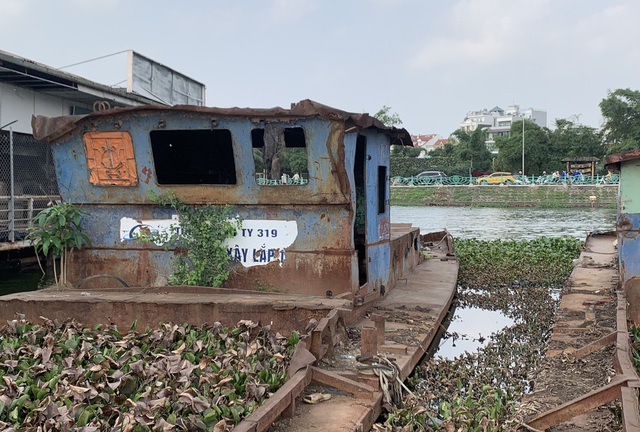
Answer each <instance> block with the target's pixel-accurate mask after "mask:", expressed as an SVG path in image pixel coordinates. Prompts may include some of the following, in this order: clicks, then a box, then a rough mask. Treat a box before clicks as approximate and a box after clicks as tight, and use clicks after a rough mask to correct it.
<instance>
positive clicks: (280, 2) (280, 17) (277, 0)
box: [269, 0, 318, 24]
mask: <svg viewBox="0 0 640 432" xmlns="http://www.w3.org/2000/svg"><path fill="white" fill-rule="evenodd" d="M317 7H318V5H317V3H316V1H315V0H274V2H273V6H272V7H271V10H270V11H269V18H270V19H271V21H272V22H274V23H277V24H284V23H291V22H295V21H298V20H299V19H301V18H303V17H305V16H306V15H309V14H310V13H311V12H313V11H314V10H316V9H317Z"/></svg>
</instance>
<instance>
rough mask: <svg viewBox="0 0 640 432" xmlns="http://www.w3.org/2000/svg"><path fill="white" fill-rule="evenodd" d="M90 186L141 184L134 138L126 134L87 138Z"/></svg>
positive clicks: (97, 134) (96, 135) (95, 133)
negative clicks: (137, 170)
mask: <svg viewBox="0 0 640 432" xmlns="http://www.w3.org/2000/svg"><path fill="white" fill-rule="evenodd" d="M84 144H85V150H86V154H87V170H88V172H89V182H90V183H91V184H93V185H98V186H135V185H137V184H138V175H137V174H136V160H135V156H134V154H133V144H132V142H131V135H129V133H127V132H117V131H115V132H87V133H85V134H84Z"/></svg>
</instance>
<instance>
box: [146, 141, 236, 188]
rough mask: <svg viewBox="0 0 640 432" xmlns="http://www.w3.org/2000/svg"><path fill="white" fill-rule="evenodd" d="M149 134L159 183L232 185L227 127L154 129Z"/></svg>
mask: <svg viewBox="0 0 640 432" xmlns="http://www.w3.org/2000/svg"><path fill="white" fill-rule="evenodd" d="M149 135H150V138H151V151H152V152H153V161H154V165H155V169H156V176H157V179H158V183H159V184H236V165H235V161H234V157H233V144H232V139H231V132H230V131H229V130H226V129H222V130H157V131H151V132H150V134H149Z"/></svg>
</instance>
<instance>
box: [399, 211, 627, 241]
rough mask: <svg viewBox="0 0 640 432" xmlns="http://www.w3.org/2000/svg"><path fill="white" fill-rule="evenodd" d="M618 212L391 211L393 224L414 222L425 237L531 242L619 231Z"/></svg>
mask: <svg viewBox="0 0 640 432" xmlns="http://www.w3.org/2000/svg"><path fill="white" fill-rule="evenodd" d="M615 220H616V210H615V209H603V208H575V209H531V208H520V207H519V208H485V207H424V206H421V207H404V206H402V207H401V206H392V207H391V221H392V222H398V223H407V222H410V223H412V224H413V225H414V226H417V227H420V231H421V232H422V233H426V232H433V231H440V230H442V229H443V228H446V229H447V230H449V232H450V233H451V234H452V235H453V237H454V238H477V239H480V240H495V239H504V240H507V239H509V240H511V239H513V240H530V239H533V238H537V237H542V236H547V237H559V236H563V235H567V236H571V237H575V238H579V239H582V240H584V239H585V238H586V236H587V234H588V233H590V232H597V231H613V230H615Z"/></svg>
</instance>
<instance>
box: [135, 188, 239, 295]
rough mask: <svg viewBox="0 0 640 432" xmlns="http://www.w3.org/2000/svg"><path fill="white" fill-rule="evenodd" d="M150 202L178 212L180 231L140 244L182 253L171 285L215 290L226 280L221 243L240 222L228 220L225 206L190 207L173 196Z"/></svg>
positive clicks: (226, 259)
mask: <svg viewBox="0 0 640 432" xmlns="http://www.w3.org/2000/svg"><path fill="white" fill-rule="evenodd" d="M151 199H152V200H153V201H154V202H156V203H158V204H161V205H169V206H171V207H173V208H174V209H175V210H176V211H177V212H178V217H179V220H180V228H181V229H180V230H171V233H170V234H168V233H160V234H150V235H148V237H147V238H146V239H144V238H141V240H147V241H153V242H156V243H164V244H165V245H167V246H169V245H173V246H177V247H178V248H180V249H184V251H185V253H184V254H181V255H179V256H178V261H177V263H176V266H175V269H174V271H173V273H172V274H171V276H170V277H169V283H170V284H172V285H200V286H211V287H219V286H221V285H222V284H223V283H224V282H225V281H226V280H227V279H228V278H229V273H230V263H231V259H230V257H229V254H228V253H227V250H226V248H225V246H224V242H225V241H226V240H227V239H228V238H230V237H233V236H234V235H235V234H236V232H237V230H238V229H239V228H240V224H241V220H240V219H239V218H237V217H234V218H232V217H231V209H230V208H229V207H228V206H214V205H208V206H199V207H197V206H193V205H188V204H185V203H183V202H182V201H180V200H179V199H178V198H177V197H176V196H175V195H173V194H164V195H155V194H152V196H151Z"/></svg>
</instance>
